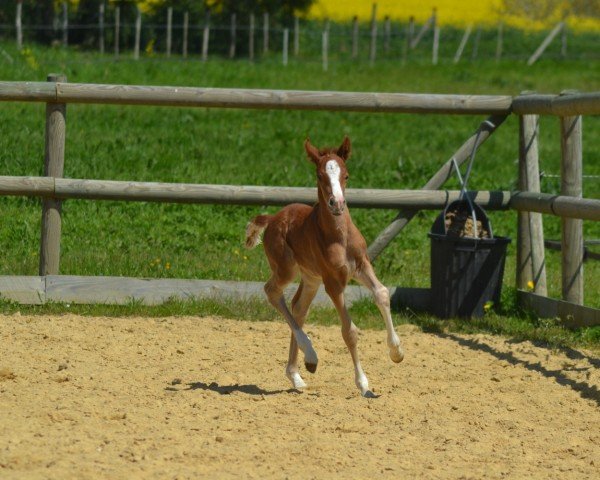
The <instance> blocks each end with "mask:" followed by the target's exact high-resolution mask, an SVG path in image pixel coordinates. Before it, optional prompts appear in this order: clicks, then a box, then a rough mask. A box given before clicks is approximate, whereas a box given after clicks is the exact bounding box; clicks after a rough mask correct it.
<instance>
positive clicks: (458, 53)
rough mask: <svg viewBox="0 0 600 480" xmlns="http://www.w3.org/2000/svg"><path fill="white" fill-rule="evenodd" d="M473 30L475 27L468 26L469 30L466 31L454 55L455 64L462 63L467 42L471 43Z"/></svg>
mask: <svg viewBox="0 0 600 480" xmlns="http://www.w3.org/2000/svg"><path fill="white" fill-rule="evenodd" d="M472 28H473V25H468V26H467V29H466V30H465V33H464V34H463V36H462V38H461V39H460V44H459V45H458V49H457V50H456V54H455V55H454V63H458V62H459V61H460V57H461V56H462V54H463V51H464V49H465V46H466V45H467V42H468V41H469V36H470V35H471V29H472Z"/></svg>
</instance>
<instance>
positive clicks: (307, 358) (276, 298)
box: [265, 275, 319, 373]
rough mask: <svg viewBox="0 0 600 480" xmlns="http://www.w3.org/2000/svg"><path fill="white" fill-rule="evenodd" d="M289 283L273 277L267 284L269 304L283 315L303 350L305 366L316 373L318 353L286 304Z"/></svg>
mask: <svg viewBox="0 0 600 480" xmlns="http://www.w3.org/2000/svg"><path fill="white" fill-rule="evenodd" d="M288 283H290V282H289V281H286V282H282V281H280V279H279V278H277V277H276V276H275V275H273V276H272V277H271V278H270V279H269V281H268V282H267V283H266V284H265V293H266V294H267V298H268V299H269V302H271V305H273V306H274V307H275V308H276V309H277V310H278V311H279V312H280V313H281V314H282V315H283V317H284V318H285V319H286V321H287V323H288V325H289V327H290V329H291V330H292V335H293V337H294V339H295V340H296V342H297V345H298V347H299V348H300V350H302V353H304V366H305V367H306V369H307V370H308V371H309V372H311V373H315V371H316V370H317V363H318V362H319V360H318V358H317V352H315V349H314V348H313V346H312V342H311V341H310V338H308V335H306V333H304V330H302V327H301V326H300V325H298V323H297V322H296V320H295V319H294V317H293V316H292V314H291V313H290V311H289V309H288V307H287V305H286V304H285V298H284V296H283V287H284V286H285V285H287V284H288Z"/></svg>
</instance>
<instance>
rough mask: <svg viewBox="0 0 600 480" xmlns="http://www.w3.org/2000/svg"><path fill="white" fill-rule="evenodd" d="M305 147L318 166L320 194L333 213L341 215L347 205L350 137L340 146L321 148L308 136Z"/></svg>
mask: <svg viewBox="0 0 600 480" xmlns="http://www.w3.org/2000/svg"><path fill="white" fill-rule="evenodd" d="M304 148H305V149H306V153H308V158H309V159H310V161H311V162H313V163H314V164H315V166H316V167H317V186H318V187H319V196H320V198H321V199H322V200H324V201H325V202H326V204H327V207H328V208H329V211H330V212H331V213H332V214H333V215H341V214H342V213H343V212H344V208H345V207H346V199H345V198H344V192H345V191H346V180H348V169H347V168H346V160H348V158H349V157H350V139H349V138H348V137H347V136H346V137H344V141H343V142H342V144H341V145H340V146H339V147H338V148H323V149H321V150H319V149H318V148H317V147H315V146H314V145H312V144H311V143H310V140H309V139H308V138H307V139H306V141H305V142H304Z"/></svg>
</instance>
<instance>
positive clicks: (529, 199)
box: [509, 192, 600, 221]
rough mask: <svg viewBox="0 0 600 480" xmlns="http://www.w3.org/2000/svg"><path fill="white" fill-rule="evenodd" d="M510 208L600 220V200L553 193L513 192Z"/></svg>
mask: <svg viewBox="0 0 600 480" xmlns="http://www.w3.org/2000/svg"><path fill="white" fill-rule="evenodd" d="M509 206H510V208H512V209H514V210H519V211H524V212H539V213H546V214H550V215H556V216H559V217H568V218H580V219H582V220H595V221H598V220H600V200H596V199H591V198H578V197H569V196H565V195H551V194H548V193H534V192H513V193H512V195H511V198H510V205H509Z"/></svg>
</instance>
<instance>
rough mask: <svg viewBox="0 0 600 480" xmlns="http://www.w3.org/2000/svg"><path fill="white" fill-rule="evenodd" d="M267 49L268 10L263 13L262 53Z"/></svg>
mask: <svg viewBox="0 0 600 480" xmlns="http://www.w3.org/2000/svg"><path fill="white" fill-rule="evenodd" d="M268 51H269V12H265V13H264V14H263V54H266V53H267V52H268Z"/></svg>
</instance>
